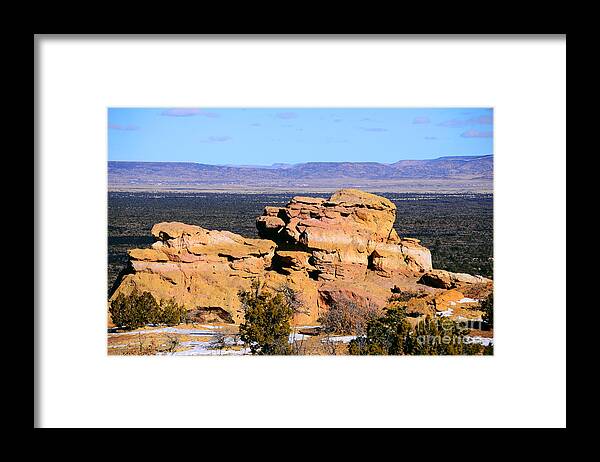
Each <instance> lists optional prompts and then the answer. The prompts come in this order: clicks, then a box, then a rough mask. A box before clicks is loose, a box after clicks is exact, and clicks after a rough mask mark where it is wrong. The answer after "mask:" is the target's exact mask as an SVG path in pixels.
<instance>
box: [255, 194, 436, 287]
mask: <svg viewBox="0 0 600 462" xmlns="http://www.w3.org/2000/svg"><path fill="white" fill-rule="evenodd" d="M395 220H396V206H395V205H394V204H393V203H392V202H390V201H389V200H388V199H386V198H385V197H381V196H376V195H374V194H369V193H366V192H363V191H359V190H357V189H343V190H340V191H338V192H336V193H335V194H333V195H332V196H331V197H330V198H329V200H326V199H321V198H314V197H301V196H298V197H294V198H293V199H292V200H291V202H290V203H289V204H288V205H287V206H286V207H282V208H277V207H266V208H265V211H264V213H263V215H262V216H260V217H258V218H257V220H256V226H257V228H258V232H259V235H260V236H261V237H264V238H267V239H273V240H275V241H276V242H277V243H278V245H279V246H281V247H282V248H283V249H293V250H287V251H286V250H282V251H281V252H280V251H278V254H279V255H281V254H282V252H285V255H284V259H285V260H287V261H290V260H295V261H296V264H295V266H296V267H298V269H299V270H306V271H307V272H308V273H310V274H311V275H312V276H313V277H314V278H315V279H316V280H319V281H331V280H336V279H355V278H357V277H362V276H364V275H365V273H366V271H367V270H372V271H376V272H377V273H378V274H380V275H381V276H388V277H389V276H391V275H392V274H394V273H395V272H398V273H403V274H412V273H418V272H425V271H429V270H431V253H430V252H429V250H428V249H426V248H425V247H423V246H421V245H419V241H418V240H417V239H410V238H400V237H399V236H398V234H397V233H396V231H395V230H394V221H395ZM307 256H308V258H306V257H307ZM300 261H302V262H303V263H302V264H300ZM298 264H300V266H298Z"/></svg>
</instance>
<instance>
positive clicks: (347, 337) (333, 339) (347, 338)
mask: <svg viewBox="0 0 600 462" xmlns="http://www.w3.org/2000/svg"><path fill="white" fill-rule="evenodd" d="M355 338H356V335H341V336H337V337H329V339H327V338H324V339H322V340H321V343H327V341H328V340H329V341H330V342H342V343H350V341H352V340H354V339H355Z"/></svg>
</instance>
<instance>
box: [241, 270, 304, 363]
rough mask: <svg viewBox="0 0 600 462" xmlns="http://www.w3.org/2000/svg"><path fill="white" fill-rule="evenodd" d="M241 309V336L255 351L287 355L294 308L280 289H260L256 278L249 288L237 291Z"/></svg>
mask: <svg viewBox="0 0 600 462" xmlns="http://www.w3.org/2000/svg"><path fill="white" fill-rule="evenodd" d="M239 297H240V301H241V302H242V307H243V310H244V322H243V323H242V324H240V328H239V332H240V338H241V340H242V341H243V342H244V343H245V344H246V345H248V346H249V347H250V351H251V352H252V354H256V355H287V354H290V353H291V346H290V344H289V342H288V339H289V335H290V333H291V327H290V320H291V318H292V315H293V309H292V307H290V305H289V303H288V302H287V301H286V297H285V296H284V294H282V293H281V292H278V293H270V292H266V291H263V290H262V289H261V287H260V284H259V283H258V282H254V283H253V284H252V289H251V290H249V291H241V292H240V293H239Z"/></svg>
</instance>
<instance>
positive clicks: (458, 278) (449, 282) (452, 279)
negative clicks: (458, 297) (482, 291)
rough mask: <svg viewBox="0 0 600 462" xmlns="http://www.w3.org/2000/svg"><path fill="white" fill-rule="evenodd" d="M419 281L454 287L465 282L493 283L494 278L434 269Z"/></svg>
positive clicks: (432, 285) (429, 284)
mask: <svg viewBox="0 0 600 462" xmlns="http://www.w3.org/2000/svg"><path fill="white" fill-rule="evenodd" d="M419 283H420V284H424V285H426V286H430V287H437V288H440V289H453V288H455V287H459V286H462V285H464V284H491V283H492V280H491V279H488V278H484V277H483V276H473V275H471V274H466V273H451V272H450V271H445V270H439V269H434V270H430V271H428V272H427V273H425V274H424V275H423V276H421V278H420V279H419Z"/></svg>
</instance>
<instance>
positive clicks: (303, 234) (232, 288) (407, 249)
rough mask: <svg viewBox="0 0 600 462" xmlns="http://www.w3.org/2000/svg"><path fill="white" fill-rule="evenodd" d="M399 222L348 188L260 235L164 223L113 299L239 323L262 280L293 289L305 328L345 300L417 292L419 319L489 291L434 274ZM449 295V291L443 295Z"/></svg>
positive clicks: (135, 257)
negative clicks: (125, 297) (160, 303)
mask: <svg viewBox="0 0 600 462" xmlns="http://www.w3.org/2000/svg"><path fill="white" fill-rule="evenodd" d="M395 219H396V207H395V205H394V204H393V203H392V202H390V201H389V200H388V199H386V198H384V197H380V196H376V195H374V194H369V193H366V192H363V191H359V190H355V189H344V190H340V191H338V192H336V193H335V194H333V195H332V196H331V197H330V198H329V199H325V198H314V197H301V196H297V197H294V198H293V199H292V200H291V201H290V203H289V204H287V205H286V206H285V207H265V210H264V213H263V215H262V216H260V217H258V218H257V220H256V226H257V229H258V232H259V236H260V237H261V238H260V239H249V238H245V237H242V236H240V235H237V234H234V233H231V232H228V231H212V230H207V229H204V228H202V227H200V226H196V225H190V224H185V223H179V222H169V223H158V224H156V225H154V227H153V228H152V235H153V236H154V238H155V242H154V244H153V245H152V247H151V248H147V249H132V250H130V251H129V266H128V269H127V271H126V272H125V273H124V274H123V275H122V276H121V279H120V282H119V284H118V287H117V289H116V290H115V292H114V293H113V294H112V295H111V299H112V298H114V297H116V296H117V295H118V294H119V293H129V292H130V291H131V290H133V288H137V289H138V290H140V291H149V292H151V293H152V294H153V295H154V296H155V298H157V299H163V298H165V299H166V298H171V297H174V298H175V299H176V300H177V302H178V303H180V304H183V305H185V306H186V308H187V309H188V310H190V311H191V312H194V313H196V312H203V311H204V312H207V313H211V315H215V313H216V314H220V316H221V319H222V320H227V321H228V322H240V321H241V320H242V319H243V313H242V312H241V307H240V302H239V298H238V293H239V291H240V290H248V289H249V288H250V285H251V283H252V281H253V280H256V279H258V280H260V281H261V282H262V283H263V284H265V285H266V287H267V288H270V289H273V290H277V289H278V288H280V287H283V286H289V287H291V288H292V289H293V290H295V291H296V292H297V293H298V294H299V297H300V302H301V304H302V309H301V311H300V312H298V313H297V314H296V315H295V317H294V322H295V323H296V324H298V325H304V324H309V323H310V324H312V323H316V322H317V320H318V319H319V317H320V316H321V315H322V314H323V313H324V312H325V311H326V310H327V309H329V307H330V306H332V305H333V304H335V303H339V302H340V301H342V300H350V301H352V302H353V303H358V304H361V305H369V306H376V307H380V308H381V307H383V306H385V304H386V302H387V301H388V298H389V297H390V295H392V293H393V292H404V293H414V294H415V295H416V294H419V295H418V297H417V296H415V297H414V298H413V299H411V300H410V301H409V303H408V307H409V311H410V312H411V313H413V314H414V315H415V316H417V317H418V316H425V315H427V314H430V315H435V314H436V313H439V312H446V311H447V309H448V307H449V306H450V305H451V303H454V304H455V305H456V308H459V306H458V305H457V301H456V300H461V299H464V298H466V297H465V296H464V293H463V292H467V291H468V290H471V291H472V288H473V287H475V288H477V290H476V291H475V292H473V293H487V292H489V291H491V281H490V280H487V279H485V278H480V277H476V276H470V275H463V274H456V273H449V272H446V271H441V270H434V269H432V265H431V254H430V252H429V250H428V249H427V248H425V247H423V246H422V245H420V243H419V241H418V240H417V239H412V238H406V237H400V236H398V234H397V233H396V231H395V230H394V227H393V225H394V222H395ZM448 289H454V291H455V292H456V293H455V294H452V293H450V292H452V291H451V290H448ZM460 291H463V292H460ZM444 293H450V295H449V296H447V297H446V298H444V297H442V298H440V296H443V294H444ZM459 295H460V297H459V298H458V299H456V297H458V296H459ZM455 299H456V300H455ZM453 306H454V305H453ZM460 307H461V308H462V305H461V306H460ZM467 308H468V307H467ZM461 313H463V314H464V313H465V311H464V310H462V311H461ZM467 314H469V316H467V317H471V318H473V317H477V316H478V312H476V311H472V312H469V313H467Z"/></svg>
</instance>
